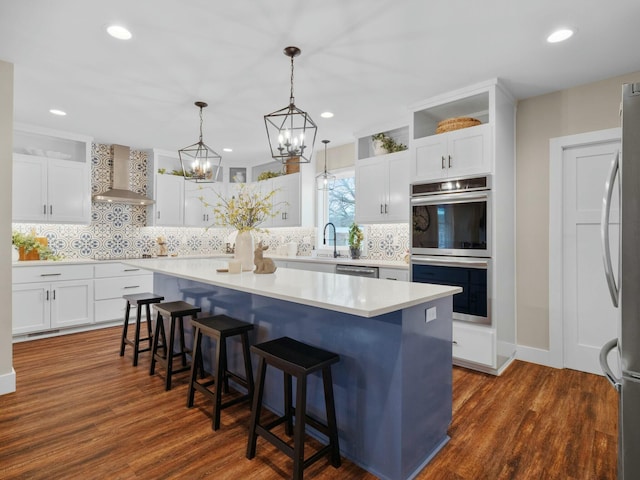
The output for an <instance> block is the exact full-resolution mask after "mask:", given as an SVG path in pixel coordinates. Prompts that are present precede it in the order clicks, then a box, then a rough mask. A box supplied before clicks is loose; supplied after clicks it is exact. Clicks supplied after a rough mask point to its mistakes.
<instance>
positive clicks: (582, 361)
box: [552, 141, 620, 374]
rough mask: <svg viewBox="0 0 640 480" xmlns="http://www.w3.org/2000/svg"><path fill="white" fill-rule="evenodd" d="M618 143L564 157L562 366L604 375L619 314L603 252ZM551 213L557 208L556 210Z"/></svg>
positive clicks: (614, 216) (613, 227)
mask: <svg viewBox="0 0 640 480" xmlns="http://www.w3.org/2000/svg"><path fill="white" fill-rule="evenodd" d="M618 149H620V142H619V141H615V142H609V143H601V144H596V145H591V146H580V147H575V148H570V149H566V150H565V151H564V154H563V183H564V185H563V207H562V208H563V262H564V265H563V270H564V278H563V305H564V309H563V339H564V345H563V347H564V366H565V367H567V368H572V369H575V370H581V371H585V372H590V373H595V374H601V369H600V365H599V363H598V354H599V352H600V348H601V347H602V345H603V344H604V343H605V342H607V341H608V340H610V339H611V338H614V337H616V336H617V319H618V317H619V313H618V310H617V309H616V308H614V307H613V305H612V304H611V299H610V296H609V291H608V289H607V284H606V280H605V276H604V266H603V262H602V249H601V246H600V215H601V208H602V196H603V193H604V184H605V181H606V179H607V178H608V174H609V169H610V167H611V161H612V160H613V158H614V156H615V153H616V151H617V150H618ZM617 188H618V186H617V183H616V185H615V189H614V196H613V199H612V205H613V208H612V209H611V220H610V234H611V246H612V262H613V265H614V267H615V270H616V274H617V265H618V238H619V236H618V233H619V232H618V225H619V223H618V222H619V216H618V214H619V212H618V205H619V199H618V192H617ZM552 207H553V206H552Z"/></svg>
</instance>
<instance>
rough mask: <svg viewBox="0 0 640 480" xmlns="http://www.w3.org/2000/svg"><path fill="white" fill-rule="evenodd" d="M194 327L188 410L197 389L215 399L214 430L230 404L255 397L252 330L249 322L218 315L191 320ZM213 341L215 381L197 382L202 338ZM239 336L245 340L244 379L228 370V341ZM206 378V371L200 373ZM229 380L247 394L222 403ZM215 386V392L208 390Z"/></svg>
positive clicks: (201, 363) (200, 367)
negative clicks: (250, 351)
mask: <svg viewBox="0 0 640 480" xmlns="http://www.w3.org/2000/svg"><path fill="white" fill-rule="evenodd" d="M191 324H192V325H193V327H194V328H195V333H194V340H193V345H194V347H193V358H192V361H191V379H190V381H189V390H188V393H187V408H191V407H193V397H194V395H195V392H196V390H197V391H199V392H200V393H202V394H204V396H205V397H207V398H210V399H211V400H213V420H212V422H211V428H213V430H218V429H219V428H220V410H222V409H223V408H226V407H230V406H231V405H235V404H237V403H240V402H243V401H245V400H250V399H251V398H253V370H252V368H251V355H250V354H249V335H248V332H249V331H251V330H253V325H252V324H250V323H246V322H242V321H240V320H236V319H235V318H231V317H228V316H227V315H215V316H213V317H206V318H198V319H197V320H192V321H191ZM203 335H207V336H208V337H211V338H214V339H215V340H216V342H217V347H216V361H215V374H214V378H213V380H207V381H202V382H201V381H198V378H197V377H198V369H202V368H203V361H202V336H203ZM236 335H240V339H241V340H242V355H243V357H244V373H245V376H244V377H241V376H239V375H238V374H236V373H234V372H231V371H229V370H228V368H227V367H228V365H227V338H230V337H233V336H236ZM201 374H202V376H204V371H203V372H201ZM229 378H231V379H233V380H235V381H236V382H237V383H238V384H240V385H242V386H243V387H245V388H246V389H247V394H246V395H240V396H238V397H234V398H232V399H230V400H227V401H226V402H224V403H223V402H222V390H223V388H222V387H223V386H224V391H225V393H228V392H229ZM211 385H215V390H214V391H212V390H210V389H209V388H208V387H210V386H211Z"/></svg>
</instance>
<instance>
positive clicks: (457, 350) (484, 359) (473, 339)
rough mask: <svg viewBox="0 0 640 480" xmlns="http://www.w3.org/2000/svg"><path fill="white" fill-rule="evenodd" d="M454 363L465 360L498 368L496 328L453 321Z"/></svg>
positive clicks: (461, 362) (460, 362)
mask: <svg viewBox="0 0 640 480" xmlns="http://www.w3.org/2000/svg"><path fill="white" fill-rule="evenodd" d="M452 353H453V363H456V364H461V365H463V366H466V365H465V362H472V363H474V364H479V365H485V366H487V367H489V368H496V335H495V330H493V329H492V328H490V327H485V326H482V325H474V324H471V323H464V322H458V321H455V320H454V321H453V350H452Z"/></svg>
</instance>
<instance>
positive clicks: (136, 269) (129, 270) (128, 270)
mask: <svg viewBox="0 0 640 480" xmlns="http://www.w3.org/2000/svg"><path fill="white" fill-rule="evenodd" d="M138 270H140V269H139V268H125V269H124V271H125V272H137V271H138Z"/></svg>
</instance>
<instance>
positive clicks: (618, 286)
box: [600, 83, 640, 480]
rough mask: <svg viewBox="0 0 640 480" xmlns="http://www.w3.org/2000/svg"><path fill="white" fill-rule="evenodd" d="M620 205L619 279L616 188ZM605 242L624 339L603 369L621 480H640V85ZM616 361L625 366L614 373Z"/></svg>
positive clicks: (616, 170)
mask: <svg viewBox="0 0 640 480" xmlns="http://www.w3.org/2000/svg"><path fill="white" fill-rule="evenodd" d="M616 188H617V189H618V192H619V198H620V205H619V208H620V210H619V212H620V224H619V228H620V234H619V238H620V245H619V247H620V250H619V255H618V258H619V262H618V269H617V270H618V271H617V275H616V274H615V272H614V269H613V268H612V267H613V266H612V264H611V263H612V262H611V250H610V243H609V230H610V227H609V213H610V211H611V198H612V193H613V191H614V189H616ZM601 238H602V244H603V254H604V255H603V256H604V264H605V274H606V277H607V284H608V286H609V291H610V293H611V300H612V302H613V305H614V306H615V307H618V310H619V326H618V337H617V338H614V339H613V340H611V341H609V342H607V343H606V344H605V345H604V347H603V348H602V350H601V351H600V365H601V366H602V370H603V372H604V374H605V375H606V377H607V378H608V379H609V381H610V382H611V383H612V385H613V386H614V387H615V389H616V390H617V391H618V392H619V423H618V479H625V480H635V479H640V83H633V84H625V85H623V87H622V152H620V153H619V154H618V155H617V156H616V158H615V159H614V161H613V163H612V166H611V172H610V175H609V178H608V180H607V182H606V185H605V194H604V199H603V210H602V222H601ZM610 361H613V362H614V363H615V362H619V369H618V370H619V371H620V372H621V373H616V372H614V370H615V368H612V367H611V366H610V364H609V362H610Z"/></svg>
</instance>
